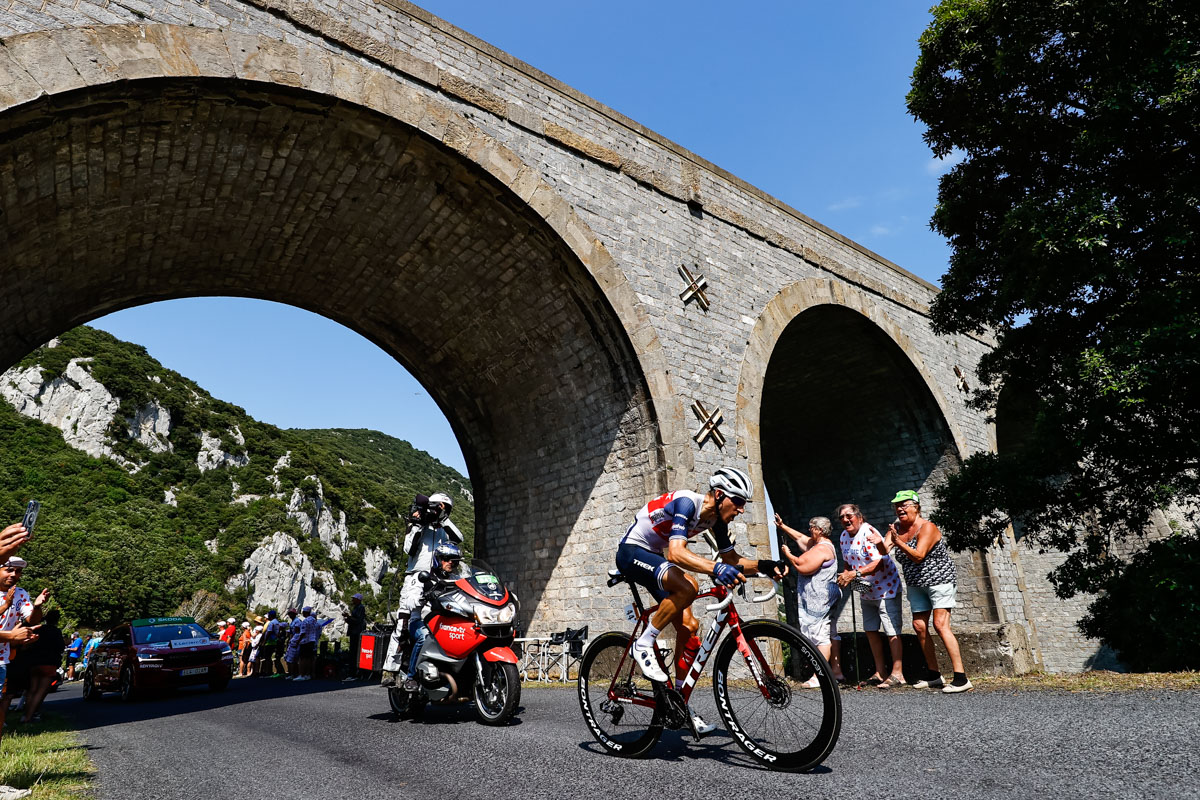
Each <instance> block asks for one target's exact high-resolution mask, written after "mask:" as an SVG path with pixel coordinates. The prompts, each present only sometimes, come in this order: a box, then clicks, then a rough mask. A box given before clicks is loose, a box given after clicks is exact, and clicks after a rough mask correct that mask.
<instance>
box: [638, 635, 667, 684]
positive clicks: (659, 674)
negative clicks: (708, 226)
mask: <svg viewBox="0 0 1200 800" xmlns="http://www.w3.org/2000/svg"><path fill="white" fill-rule="evenodd" d="M629 654H630V655H631V656H633V659H634V661H636V662H637V665H638V667H640V668H641V670H642V674H643V675H645V676H646V677H647V678H649V679H650V680H652V681H659V682H661V683H666V682H667V673H665V672H663V669H662V667H660V666H659V665H658V655H657V654H656V653H655V652H654V645H650V646H649V647H646V646H644V645H640V644H638V643H637V642H634V643H633V647H631V648H629Z"/></svg>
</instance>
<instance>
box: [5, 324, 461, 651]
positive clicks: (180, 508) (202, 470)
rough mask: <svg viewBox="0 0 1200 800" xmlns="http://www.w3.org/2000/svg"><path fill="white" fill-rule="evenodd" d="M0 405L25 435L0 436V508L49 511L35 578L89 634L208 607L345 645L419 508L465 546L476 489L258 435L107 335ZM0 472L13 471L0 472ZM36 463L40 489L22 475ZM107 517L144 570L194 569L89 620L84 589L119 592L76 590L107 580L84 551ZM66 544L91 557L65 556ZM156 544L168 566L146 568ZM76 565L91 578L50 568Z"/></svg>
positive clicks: (383, 442) (407, 452) (357, 443)
mask: <svg viewBox="0 0 1200 800" xmlns="http://www.w3.org/2000/svg"><path fill="white" fill-rule="evenodd" d="M0 395H2V396H3V398H4V400H6V401H7V404H8V405H9V406H11V411H7V410H5V411H4V414H10V415H13V416H19V417H21V418H23V419H24V420H25V421H24V422H18V421H16V420H12V421H11V422H10V424H7V425H5V426H4V427H3V428H2V429H0V432H3V433H4V436H5V438H4V439H0V492H2V493H3V494H4V495H6V497H7V499H8V505H12V506H19V503H21V502H23V498H25V497H32V496H37V497H38V498H39V499H41V500H42V501H43V505H44V508H45V511H44V512H43V523H40V525H42V527H39V535H40V536H39V541H38V544H37V546H34V544H33V543H31V545H30V549H31V550H32V551H33V554H34V555H35V556H38V555H41V556H44V557H43V558H41V559H40V560H39V565H38V568H37V571H36V573H35V574H38V575H44V576H45V578H46V580H47V582H48V583H55V584H56V586H58V587H59V588H60V589H63V590H64V591H63V592H60V597H62V601H63V603H64V607H65V608H66V607H67V606H71V605H72V604H73V605H74V607H72V608H67V610H68V611H69V612H73V614H74V616H75V617H76V618H77V619H79V620H80V621H83V622H94V623H95V624H100V625H103V624H106V623H108V622H111V621H113V620H110V619H107V618H105V615H108V616H112V615H116V614H117V611H116V610H115V609H117V608H119V609H120V615H124V616H137V615H147V614H162V613H170V612H171V611H174V610H175V608H174V607H171V608H166V607H164V606H165V605H169V604H171V603H174V604H175V605H179V604H181V603H183V602H184V601H186V600H187V599H188V598H190V597H191V596H192V595H193V594H194V593H196V592H200V591H205V592H213V593H215V594H216V595H218V596H219V597H220V598H221V602H220V603H218V606H219V608H214V609H213V614H214V615H215V614H217V613H221V614H224V613H226V609H230V610H231V611H232V613H234V614H235V615H237V614H239V613H256V612H258V613H261V612H262V611H265V610H266V609H267V608H276V609H279V610H283V609H286V608H288V607H289V606H297V607H300V606H304V605H310V606H312V607H314V608H315V609H316V610H317V612H318V613H320V614H321V615H322V616H329V617H333V618H335V619H336V620H337V622H335V623H334V624H333V625H332V626H331V627H330V628H327V631H328V632H329V633H330V634H332V635H334V636H339V635H341V634H342V632H343V630H344V628H343V626H342V623H341V617H342V612H343V611H344V610H345V609H346V607H347V606H346V601H347V600H348V599H349V596H350V595H351V594H353V593H354V592H362V593H363V594H364V595H365V596H366V598H367V605H368V609H369V610H370V611H371V612H373V615H374V616H375V617H376V618H381V617H382V616H383V614H384V613H385V611H386V609H385V608H384V606H385V605H386V602H385V597H384V596H385V594H386V592H385V591H384V585H385V581H387V580H389V578H388V575H389V573H390V572H391V571H392V569H393V568H394V567H395V566H397V561H402V560H403V556H402V554H400V553H399V552H398V542H397V537H399V536H401V535H402V534H403V523H402V522H401V521H400V520H401V517H402V515H403V514H405V513H406V512H407V508H408V504H409V503H410V502H411V500H412V496H413V494H415V493H418V492H420V493H426V494H427V493H430V492H432V491H437V490H440V491H446V492H448V493H450V494H451V496H452V497H454V498H455V501H456V504H455V512H454V515H453V516H454V520H455V522H456V524H458V525H459V527H460V528H462V529H463V530H464V532H467V533H468V537H469V539H471V538H473V529H474V526H473V511H474V510H473V497H472V495H471V488H470V482H469V481H468V480H467V479H466V478H464V477H463V476H462V475H460V474H458V473H457V472H455V471H454V470H452V469H450V468H448V467H446V466H445V465H443V464H440V463H439V462H437V461H436V460H434V459H432V458H431V457H430V456H428V454H425V453H422V452H421V451H417V450H415V449H413V448H412V447H411V446H410V445H408V444H407V443H406V442H402V441H400V440H397V439H394V438H392V437H390V436H387V435H385V434H382V433H378V432H375V431H349V430H317V431H304V430H281V429H279V428H275V427H274V426H271V425H267V424H265V423H262V422H259V421H257V420H254V419H252V418H251V417H249V416H248V415H246V414H245V412H244V411H242V410H241V409H239V408H237V407H236V406H232V405H230V404H228V403H224V402H222V401H220V400H217V399H215V398H213V397H212V396H211V395H209V394H208V393H207V392H206V391H204V390H203V389H202V388H201V387H199V386H197V385H196V384H195V383H194V382H192V381H190V380H188V379H186V378H184V377H183V376H181V375H179V374H178V373H175V372H172V371H171V370H168V369H166V368H165V367H163V366H162V365H161V364H159V363H158V362H157V361H155V360H154V359H152V358H151V357H150V356H149V355H148V354H147V353H146V352H145V350H143V349H142V348H140V347H138V346H136V345H132V344H129V343H126V342H120V341H119V340H117V339H115V338H113V337H111V336H109V335H108V334H105V333H103V332H101V331H97V330H94V329H90V328H86V327H84V328H78V329H75V330H74V331H70V332H68V333H66V334H63V336H61V337H59V338H57V339H55V340H53V341H51V342H49V343H47V344H46V345H45V346H44V347H42V348H39V349H38V350H36V351H34V353H32V354H30V356H29V357H27V358H26V359H24V360H22V362H21V363H19V364H17V365H16V366H14V367H12V368H11V369H9V370H8V371H7V372H5V373H4V374H3V376H0ZM14 412H15V413H14ZM3 419H4V416H3V414H0V421H3ZM35 422H36V423H40V425H41V427H39V426H38V425H36V424H34V423H35ZM31 426H32V427H31ZM45 426H51V427H52V428H53V429H55V431H56V433H57V436H58V437H61V439H60V446H61V445H65V446H66V447H68V448H70V449H73V450H75V451H78V452H79V453H81V454H84V455H85V456H86V458H82V459H81V457H66V456H63V455H60V454H58V453H57V451H55V450H54V447H55V445H53V442H52V441H51V440H50V439H47V438H46V437H45V436H44V435H42V434H41V433H40V430H42V429H43V428H44V427H45ZM30 448H35V449H40V450H41V451H43V452H41V453H40V454H37V453H31V452H30ZM5 459H7V460H9V461H11V462H12V463H13V468H12V469H4V466H5V464H4V460H5ZM18 462H20V464H21V465H22V466H21V467H20V468H17V466H16V465H17V463H18ZM91 462H95V463H94V465H93V466H88V463H91ZM30 463H32V464H34V465H35V466H36V467H37V468H38V469H36V470H35V471H36V472H37V473H38V474H37V475H36V476H34V475H31V474H30V469H29V468H28V467H27V466H24V465H27V464H30ZM56 463H57V464H58V465H59V466H60V467H61V468H62V470H61V473H58V474H56V470H55V464H56ZM100 464H110V465H111V466H108V467H101V466H100ZM81 480H83V481H85V485H90V487H91V489H93V490H95V491H92V492H91V494H92V495H94V496H93V497H92V498H91V500H90V501H88V502H84V501H83V500H82V499H81V498H80V497H79V495H80V494H81V492H80V490H79V488H78V486H77V484H78V483H79V481H81ZM88 480H90V481H91V484H86V481H88ZM69 485H70V486H71V487H73V488H71V489H68V486H69ZM85 493H86V492H85ZM3 499H5V498H4V497H0V500H3ZM97 503H99V508H98V507H97ZM105 509H107V510H111V511H112V512H114V513H115V514H116V517H114V518H113V519H117V520H119V521H120V524H121V525H122V526H124V525H125V524H127V523H128V521H129V520H134V521H135V522H136V525H135V524H132V523H129V527H130V528H132V529H134V530H135V536H141V537H144V539H145V542H146V547H144V548H143V552H144V553H146V554H147V555H146V556H145V558H147V559H150V558H159V557H161V558H166V559H169V560H171V561H174V562H180V561H188V562H189V563H190V562H194V563H195V564H196V565H197V566H196V568H195V569H192V570H181V574H180V576H179V577H178V579H177V583H178V585H177V586H176V587H175V588H174V589H173V590H172V591H170V592H166V593H162V592H158V593H155V592H150V593H149V594H150V595H152V596H151V597H140V595H146V594H147V593H146V592H140V593H139V592H136V591H133V590H132V588H131V591H130V592H127V593H128V594H133V595H139V597H135V598H131V599H130V600H129V601H127V602H125V603H124V604H123V605H122V604H120V603H118V604H116V605H114V604H113V603H106V604H104V608H103V610H98V611H93V609H94V608H95V606H96V605H97V604H96V603H95V602H94V601H93V602H90V603H89V602H87V598H88V597H94V595H93V594H92V593H91V590H90V589H89V586H90V583H88V581H90V580H91V579H92V577H95V578H96V581H95V582H97V583H98V584H100V585H104V584H106V583H108V584H109V585H117V584H120V583H121V581H122V580H123V579H122V577H121V576H120V575H116V574H101V575H98V576H90V575H89V576H86V577H88V581H85V580H84V578H85V575H84V574H83V572H90V571H91V570H92V567H91V566H90V565H91V564H92V563H93V561H94V562H95V563H96V564H98V565H100V566H97V567H95V569H98V570H99V571H100V572H101V573H105V571H106V570H109V571H112V570H114V567H110V566H105V564H106V560H105V554H104V553H101V552H95V553H93V552H91V551H90V550H87V548H88V547H89V543H90V542H92V541H93V539H94V538H96V537H93V536H82V535H81V533H80V529H82V530H84V531H89V530H93V531H95V533H96V535H97V536H100V535H102V534H103V533H106V532H108V531H110V530H111V529H112V522H111V520H110V521H109V522H108V528H106V529H101V528H100V526H103V525H105V524H106V522H105V520H106V519H108V518H107V517H106V516H105V514H103V513H99V512H100V511H102V510H105ZM16 513H17V509H15V508H14V509H10V511H9V516H13V515H15V514H16ZM43 536H44V537H45V538H41V537H43ZM73 539H75V540H76V541H77V542H78V544H79V546H81V547H83V548H84V549H85V551H86V552H79V551H78V550H74V551H72V549H71V548H70V547H68V543H69V542H70V541H72V540H73ZM43 542H44V544H43ZM150 543H153V546H154V547H161V548H162V553H163V554H164V555H161V556H159V555H155V556H151V555H149V553H151V551H152V550H153V548H152V547H151V544H150ZM59 545H61V547H60V546H59ZM70 552H79V555H80V558H79V559H78V561H79V562H86V563H87V564H88V565H89V566H88V568H87V569H86V570H84V571H83V572H81V571H80V570H72V569H71V568H70V565H62V564H59V563H57V561H59V560H63V558H64V555H65V554H68V553H70ZM154 552H156V553H157V552H158V551H154ZM50 554H55V556H54V558H55V559H56V560H51V559H49V558H47V557H46V556H49V555H50ZM134 557H135V558H136V557H137V556H134ZM66 558H68V559H69V558H70V556H66ZM76 566H78V564H76ZM32 569H33V568H32V567H31V570H32ZM189 573H190V574H189ZM109 594H111V592H109Z"/></svg>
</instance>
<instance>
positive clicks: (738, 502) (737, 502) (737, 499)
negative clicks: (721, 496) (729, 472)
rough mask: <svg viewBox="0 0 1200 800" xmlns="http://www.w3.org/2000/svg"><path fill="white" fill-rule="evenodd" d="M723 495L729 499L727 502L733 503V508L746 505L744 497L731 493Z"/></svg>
mask: <svg viewBox="0 0 1200 800" xmlns="http://www.w3.org/2000/svg"><path fill="white" fill-rule="evenodd" d="M725 497H726V498H727V499H728V500H729V502H731V503H733V506H734V508H745V507H746V498H744V497H734V496H733V495H731V494H727V495H725Z"/></svg>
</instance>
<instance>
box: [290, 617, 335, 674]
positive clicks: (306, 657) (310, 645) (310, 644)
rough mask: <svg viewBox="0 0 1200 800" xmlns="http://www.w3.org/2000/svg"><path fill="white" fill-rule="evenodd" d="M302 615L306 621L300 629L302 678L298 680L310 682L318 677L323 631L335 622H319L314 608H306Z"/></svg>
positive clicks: (330, 620) (327, 620)
mask: <svg viewBox="0 0 1200 800" xmlns="http://www.w3.org/2000/svg"><path fill="white" fill-rule="evenodd" d="M301 613H302V614H303V615H304V620H303V623H302V625H301V627H300V637H301V638H300V649H299V655H300V677H298V678H296V680H298V681H310V680H312V679H313V678H314V677H316V670H317V642H319V641H320V640H321V629H322V628H324V627H325V626H326V625H328V624H329V623H331V622H333V620H332V619H325V620H318V619H317V615H316V614H314V613H313V610H312V606H305V607H304V608H303V609H302V610H301Z"/></svg>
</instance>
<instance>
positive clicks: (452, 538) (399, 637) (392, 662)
mask: <svg viewBox="0 0 1200 800" xmlns="http://www.w3.org/2000/svg"><path fill="white" fill-rule="evenodd" d="M453 504H454V501H452V500H451V499H450V496H449V495H447V494H444V493H442V492H437V493H436V494H432V495H430V496H429V497H422V496H420V495H418V496H417V500H416V502H414V503H413V506H412V509H411V511H410V517H409V527H408V534H407V535H406V536H405V537H404V551H405V552H406V553H408V569H407V570H406V574H405V576H404V586H403V587H402V588H401V589H400V609H399V613H398V615H397V619H396V629H395V631H394V633H393V634H392V638H391V641H389V642H388V652H387V658H386V659H385V661H384V664H383V680H382V682H381V684H382V685H383V686H393V685H395V683H396V677H397V674H398V673H399V672H400V670H401V669H402V668H403V667H404V660H403V655H404V653H403V648H404V637H405V636H406V635H407V631H408V620H409V615H410V614H412V612H413V611H414V610H418V611H419V610H420V609H419V606H420V603H421V597H422V595H423V594H424V591H425V587H424V586H423V585H422V584H421V582H420V581H418V580H417V575H419V574H420V573H421V572H427V571H429V570H431V569H432V568H433V551H434V550H435V549H436V548H437V546H438V545H439V544H443V543H446V542H449V543H451V544H458V543H461V542H462V540H463V535H462V531H460V530H459V529H458V528H457V527H456V526H455V525H454V523H453V522H451V521H450V511H451V509H452V508H453Z"/></svg>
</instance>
